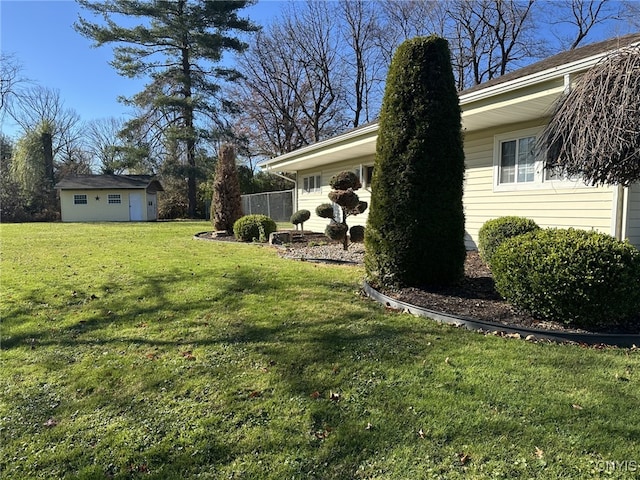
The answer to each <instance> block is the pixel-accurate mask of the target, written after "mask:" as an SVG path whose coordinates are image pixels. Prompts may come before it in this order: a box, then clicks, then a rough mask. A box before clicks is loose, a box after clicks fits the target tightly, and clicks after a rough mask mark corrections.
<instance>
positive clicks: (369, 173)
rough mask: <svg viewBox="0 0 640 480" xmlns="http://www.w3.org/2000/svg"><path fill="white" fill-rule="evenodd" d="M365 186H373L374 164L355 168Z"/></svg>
mask: <svg viewBox="0 0 640 480" xmlns="http://www.w3.org/2000/svg"><path fill="white" fill-rule="evenodd" d="M355 174H356V175H357V176H358V179H359V180H360V183H361V184H362V187H363V188H370V187H371V179H372V178H373V165H359V166H358V167H356V169H355Z"/></svg>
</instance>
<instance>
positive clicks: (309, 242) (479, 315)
mask: <svg viewBox="0 0 640 480" xmlns="http://www.w3.org/2000/svg"><path fill="white" fill-rule="evenodd" d="M201 238H208V239H211V240H219V241H236V240H235V239H234V237H233V236H230V237H228V236H227V237H215V236H212V235H211V233H210V232H208V233H207V234H205V235H204V237H203V236H201ZM353 247H356V248H353V249H351V247H350V250H351V251H350V252H349V259H350V260H351V261H353V262H355V263H362V256H363V249H362V248H358V246H357V245H353ZM279 251H280V254H281V255H282V256H285V257H288V258H296V255H295V254H296V253H298V254H299V256H302V257H303V258H304V257H307V258H310V257H316V258H319V257H325V258H327V260H334V259H336V258H338V257H340V258H344V255H343V253H344V252H342V245H340V244H337V243H331V242H328V241H327V238H326V237H325V236H324V235H323V234H319V233H312V232H305V235H304V237H300V236H294V240H293V242H292V243H290V244H287V245H286V247H285V248H280V249H279ZM382 293H385V294H386V295H388V296H390V297H392V298H394V299H396V300H400V301H403V302H406V303H409V304H412V305H415V306H418V307H423V308H427V309H430V310H434V311H437V312H442V313H447V314H451V315H456V316H460V317H469V318H473V319H476V320H482V321H487V322H495V323H501V324H504V325H505V326H512V327H518V328H538V329H545V330H555V331H570V332H586V331H587V330H582V329H577V328H572V327H568V326H566V325H564V324H562V323H559V322H553V321H545V320H540V319H536V318H534V317H533V316H531V315H530V314H528V313H526V312H523V311H519V310H518V309H516V308H515V307H513V306H512V305H511V304H509V303H508V302H507V301H505V300H503V299H502V297H501V296H500V295H499V294H498V292H496V290H495V285H494V282H493V277H492V276H491V271H490V270H489V268H488V267H487V265H486V264H485V263H484V262H483V261H482V260H481V259H480V257H479V255H478V253H477V252H467V258H466V261H465V277H464V279H463V280H462V281H461V282H460V284H458V285H456V286H454V287H448V288H404V289H399V290H393V291H389V290H385V291H382ZM593 331H594V332H595V331H597V332H598V333H633V334H637V333H640V314H638V316H637V317H636V318H634V319H631V320H630V321H628V322H626V323H623V324H618V325H607V326H603V327H601V328H599V329H597V330H593Z"/></svg>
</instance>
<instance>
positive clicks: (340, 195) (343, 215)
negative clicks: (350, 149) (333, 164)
mask: <svg viewBox="0 0 640 480" xmlns="http://www.w3.org/2000/svg"><path fill="white" fill-rule="evenodd" d="M329 185H330V186H331V188H332V189H333V190H331V191H330V192H329V195H328V196H329V200H331V201H332V202H333V203H334V204H336V205H337V206H338V208H339V209H340V210H339V214H336V212H335V211H334V208H333V205H332V204H330V203H323V204H321V205H318V206H317V207H316V214H317V215H318V216H319V217H321V218H328V219H330V220H331V223H329V225H327V228H326V229H325V231H324V233H325V235H326V236H327V237H329V238H330V239H331V240H334V241H342V248H343V249H344V250H347V249H348V248H349V235H347V234H348V233H349V226H348V225H347V217H349V216H351V215H359V214H361V213H363V212H364V211H365V210H366V209H367V207H368V206H369V205H368V203H367V202H363V201H361V200H360V198H358V195H357V194H356V193H355V192H354V190H358V189H359V188H360V187H361V186H362V184H361V183H360V179H359V178H358V176H357V175H356V174H355V173H354V172H349V171H344V172H340V173H338V174H337V175H334V176H333V177H331V180H330V181H329ZM356 235H357V233H356ZM352 241H354V242H355V241H357V240H352Z"/></svg>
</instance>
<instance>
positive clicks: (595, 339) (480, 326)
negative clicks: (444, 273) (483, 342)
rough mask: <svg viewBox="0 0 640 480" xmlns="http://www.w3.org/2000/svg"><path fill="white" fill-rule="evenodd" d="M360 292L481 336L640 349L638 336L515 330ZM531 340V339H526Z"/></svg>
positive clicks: (366, 286) (374, 292) (372, 291)
mask: <svg viewBox="0 0 640 480" xmlns="http://www.w3.org/2000/svg"><path fill="white" fill-rule="evenodd" d="M363 290H364V292H365V293H366V294H367V295H368V296H369V297H370V298H372V299H373V300H375V301H377V302H378V303H381V304H383V305H385V306H387V307H390V308H393V309H396V310H401V311H403V312H406V313H410V314H411V315H417V316H420V317H425V318H430V319H433V320H436V321H438V322H442V323H446V324H449V325H455V326H457V327H465V328H466V329H467V330H473V331H483V332H494V331H497V332H504V333H507V334H515V333H517V334H519V335H520V336H521V337H522V338H527V337H529V336H530V335H533V337H535V339H536V340H538V339H544V340H552V341H554V342H575V343H583V344H587V345H601V344H605V345H611V346H615V347H624V348H632V347H636V346H640V334H617V333H580V332H560V331H553V330H543V329H539V328H524V327H523V328H518V327H512V326H506V325H504V324H502V323H494V322H487V321H484V320H476V319H474V318H470V317H462V316H457V315H451V314H448V313H443V312H437V311H435V310H429V309H428V308H423V307H418V306H416V305H412V304H410V303H406V302H403V301H401V300H396V299H394V298H391V297H389V296H388V295H385V294H384V293H381V292H379V291H378V290H376V289H375V288H373V287H372V286H371V285H369V284H368V283H367V282H366V281H365V282H364V285H363ZM529 338H531V337H529Z"/></svg>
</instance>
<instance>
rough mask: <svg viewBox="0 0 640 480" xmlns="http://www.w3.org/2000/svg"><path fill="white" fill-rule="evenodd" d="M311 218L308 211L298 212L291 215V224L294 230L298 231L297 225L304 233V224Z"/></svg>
mask: <svg viewBox="0 0 640 480" xmlns="http://www.w3.org/2000/svg"><path fill="white" fill-rule="evenodd" d="M309 217H311V212H310V211H309V210H298V211H297V212H294V213H293V215H291V219H290V221H291V223H293V224H294V225H295V226H296V230H298V225H300V228H301V230H302V231H303V232H304V222H306V221H307V220H309Z"/></svg>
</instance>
